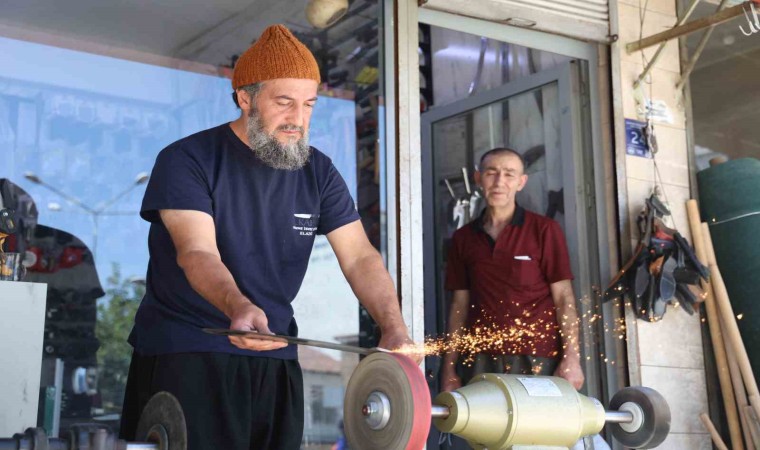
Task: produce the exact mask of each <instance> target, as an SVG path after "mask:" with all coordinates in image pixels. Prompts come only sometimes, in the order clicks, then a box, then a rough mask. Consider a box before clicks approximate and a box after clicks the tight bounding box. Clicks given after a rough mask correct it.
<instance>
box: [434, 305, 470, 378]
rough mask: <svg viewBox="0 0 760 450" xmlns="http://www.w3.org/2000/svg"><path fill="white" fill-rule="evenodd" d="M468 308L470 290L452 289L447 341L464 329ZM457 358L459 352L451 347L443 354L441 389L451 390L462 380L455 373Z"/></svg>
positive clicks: (454, 339) (453, 339)
mask: <svg viewBox="0 0 760 450" xmlns="http://www.w3.org/2000/svg"><path fill="white" fill-rule="evenodd" d="M469 309H470V291H468V290H459V291H454V293H453V295H452V297H451V307H450V308H449V320H448V322H449V323H448V325H447V327H446V332H447V334H448V336H449V342H452V341H456V339H457V336H458V335H459V334H460V333H461V332H462V330H463V329H464V326H465V324H466V323H467V312H468V310H469ZM458 359H459V352H458V351H456V349H451V350H450V351H448V352H446V353H445V354H444V355H443V361H442V362H441V364H442V367H441V377H442V380H441V390H443V391H451V390H453V389H457V388H458V387H460V386H461V385H462V380H460V379H459V377H458V376H457V375H456V370H455V369H456V363H457V360H458Z"/></svg>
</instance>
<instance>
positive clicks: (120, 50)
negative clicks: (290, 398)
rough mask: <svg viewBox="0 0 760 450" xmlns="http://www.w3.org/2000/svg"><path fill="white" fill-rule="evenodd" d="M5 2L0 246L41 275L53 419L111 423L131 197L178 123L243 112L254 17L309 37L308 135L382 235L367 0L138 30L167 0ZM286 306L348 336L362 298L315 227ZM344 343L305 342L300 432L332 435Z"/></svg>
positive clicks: (140, 240) (129, 268) (118, 379)
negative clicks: (109, 8)
mask: <svg viewBox="0 0 760 450" xmlns="http://www.w3.org/2000/svg"><path fill="white" fill-rule="evenodd" d="M17 3H18V5H17V6H16V7H15V8H12V10H9V11H10V14H9V15H8V16H6V17H4V18H2V19H1V22H2V23H0V25H2V27H1V28H0V33H1V34H4V35H5V37H1V36H0V54H2V55H3V64H2V65H0V155H2V159H1V160H0V161H1V162H0V191H1V192H2V195H3V206H4V207H12V208H15V209H17V210H18V211H19V213H20V214H21V215H22V216H23V218H24V224H25V226H26V229H25V230H24V232H23V233H20V234H19V235H18V236H15V237H13V238H12V239H10V240H9V241H8V242H7V243H6V248H5V250H6V251H19V252H22V253H24V254H25V255H26V259H25V264H26V265H27V266H28V270H27V274H26V277H25V281H36V282H44V283H47V284H48V297H47V318H46V323H45V336H44V352H43V355H42V357H43V374H42V383H41V385H42V386H43V390H44V389H45V388H46V387H48V386H53V385H54V384H55V376H54V375H55V370H56V369H55V368H56V363H55V362H56V360H60V362H62V363H63V378H62V379H63V385H62V386H60V388H61V391H62V394H63V399H62V403H61V405H60V410H59V411H58V413H59V414H60V417H61V422H60V424H61V430H64V429H66V428H67V427H68V426H69V425H70V424H72V423H74V422H81V421H82V420H91V419H99V420H104V421H110V422H111V423H112V424H114V425H116V424H118V420H119V415H120V412H121V406H122V405H121V402H122V397H123V389H124V383H125V381H126V375H127V368H128V364H129V358H130V354H131V347H129V345H128V344H126V342H125V339H126V336H127V335H128V333H129V330H130V329H131V326H132V320H133V319H132V318H133V315H134V312H135V310H136V308H137V305H138V303H139V301H140V299H141V297H142V294H143V292H144V289H145V274H146V268H147V262H148V248H147V233H148V229H149V225H148V223H147V222H145V221H143V220H142V219H141V218H140V217H139V215H138V212H139V209H140V205H141V201H142V196H143V194H144V192H145V186H146V183H147V181H148V179H149V177H150V172H151V169H152V167H153V163H154V161H155V158H156V155H157V154H158V152H159V151H160V150H161V149H162V148H164V147H165V146H166V145H168V144H170V143H172V142H174V141H176V140H177V139H180V138H181V137H184V136H188V135H190V134H192V133H195V132H197V131H201V130H204V129H207V128H210V127H213V126H216V125H219V124H222V123H225V122H229V121H231V120H234V119H235V118H237V116H238V114H239V112H238V110H237V109H236V107H235V105H234V104H233V102H232V99H231V97H230V93H231V86H230V80H229V78H228V77H229V76H230V74H231V66H232V63H233V61H234V60H235V59H236V56H237V55H239V54H240V53H242V52H243V51H244V50H245V49H246V48H247V47H248V46H249V45H250V43H251V41H252V40H253V39H255V38H256V37H257V36H258V35H259V34H260V32H261V31H262V30H263V29H264V28H265V27H266V26H268V25H270V24H273V23H284V24H286V26H288V27H289V28H290V29H291V30H292V31H293V32H294V33H295V34H296V35H297V36H298V37H299V39H301V40H302V41H303V42H304V43H305V44H306V45H307V46H308V47H310V49H311V50H312V52H313V53H314V54H315V56H316V58H317V61H318V62H319V64H320V67H321V70H322V79H323V81H324V84H323V85H322V86H321V88H320V94H319V95H320V99H319V101H318V102H317V106H316V109H315V111H314V113H313V118H312V124H311V130H310V137H311V139H310V143H311V145H313V146H314V147H316V148H318V149H320V150H321V151H323V152H324V153H326V154H327V155H328V156H330V157H331V158H332V160H333V162H334V164H335V165H336V167H337V168H338V170H339V171H340V173H341V175H342V176H343V178H344V179H345V181H346V183H347V184H348V186H349V189H350V191H351V194H352V196H353V198H354V200H355V201H356V203H357V209H358V210H359V212H360V215H361V217H362V222H363V224H364V225H365V229H366V231H367V233H368V235H369V237H370V240H371V241H372V243H373V244H374V245H375V246H376V247H377V248H378V249H380V248H381V247H382V246H383V242H382V240H383V238H382V237H383V236H384V233H383V230H382V225H381V223H382V222H381V217H382V216H383V215H384V206H385V205H384V202H381V200H383V199H384V192H382V191H381V189H380V186H381V184H382V183H383V181H384V177H385V174H384V169H383V168H382V167H381V159H382V158H383V155H384V149H383V144H382V140H381V139H380V133H381V131H380V129H379V124H380V116H381V114H382V113H381V108H382V104H383V99H382V98H383V86H382V83H381V82H380V77H379V74H380V73H382V65H381V62H382V52H381V51H380V45H379V41H380V37H381V36H382V29H381V18H380V15H381V12H382V8H380V7H379V5H378V3H376V2H373V1H363V0H360V1H355V2H352V3H351V8H350V9H349V11H348V13H347V15H346V16H345V17H344V18H343V19H341V21H339V22H338V23H336V24H335V25H333V26H332V27H330V28H327V29H322V30H320V29H316V28H314V27H313V26H312V25H310V24H309V22H308V21H307V19H306V17H305V16H304V9H305V6H306V3H307V2H306V0H299V1H297V2H286V3H287V5H286V4H285V3H283V2H278V1H270V2H253V3H251V4H248V3H244V2H239V3H240V4H234V3H235V2H232V4H230V5H228V7H223V6H221V5H217V4H215V5H212V6H208V7H207V8H205V9H198V10H193V11H190V10H183V14H184V15H183V18H184V19H186V20H183V21H172V20H169V21H165V22H164V23H163V25H162V27H159V28H158V29H157V30H152V31H146V33H153V35H152V36H150V35H146V34H144V33H122V32H120V31H119V30H122V27H123V26H128V25H129V24H130V23H131V24H132V26H134V27H135V29H143V25H144V24H143V23H142V22H143V21H148V22H150V21H152V20H154V18H155V17H156V15H159V16H160V15H161V14H164V15H166V14H168V13H170V11H169V12H167V11H166V10H165V9H166V8H167V7H166V6H165V5H161V4H156V5H153V6H144V7H143V6H141V7H139V8H137V7H130V8H132V10H130V13H129V14H126V12H125V11H122V12H123V13H125V14H121V15H119V14H110V13H109V14H108V15H107V16H103V17H99V16H98V17H96V16H97V13H93V12H92V11H90V14H94V15H85V12H84V11H80V10H79V9H78V8H77V7H72V8H71V10H70V11H69V13H68V15H67V14H66V13H62V14H60V13H59V14H57V19H56V20H55V21H53V22H51V21H50V20H49V19H50V17H48V15H47V14H44V13H42V14H38V15H37V17H36V18H35V14H32V13H31V11H30V10H29V8H26V7H25V4H24V2H17ZM43 3H44V2H43ZM249 3H250V2H249ZM254 3H255V5H254ZM49 6H50V7H51V8H52V6H53V2H51V3H50V5H49ZM225 8H226V9H225ZM253 9H256V11H258V12H261V11H265V12H266V14H259V13H257V14H252V13H251V11H252V10H253ZM191 16H192V17H191ZM225 18H226V20H227V22H225V21H224V20H221V19H225ZM217 19H219V20H217ZM35 20H36V22H35ZM6 21H7V22H6ZM104 21H105V22H104ZM180 22H181V23H180ZM90 23H92V24H96V25H97V26H95V25H93V26H82V25H89V24H90ZM109 23H110V25H111V26H109ZM188 23H195V24H196V25H195V28H191V27H188V25H187V24H188ZM220 23H221V25H220ZM6 25H7V26H6ZM11 25H12V26H11ZM40 29H46V30H48V31H51V33H50V34H47V31H46V32H45V33H41V32H39V31H38V30H40ZM225 30H228V31H229V32H230V33H225ZM233 30H234V32H233ZM243 30H245V31H243ZM53 32H54V34H53ZM233 38H234V39H233ZM106 43H107V44H108V45H107V46H106V45H105V44H106ZM100 44H104V45H100ZM381 203H383V205H382V207H381ZM0 297H2V293H0ZM294 308H295V311H296V319H297V320H298V323H299V329H300V334H301V336H304V337H308V338H311V339H319V340H327V341H340V342H344V343H351V344H356V343H358V337H359V334H360V333H359V332H360V330H359V320H360V319H359V318H360V313H359V307H358V303H357V301H356V298H355V297H354V295H353V293H352V292H351V289H350V287H349V286H348V284H347V283H346V282H345V279H344V278H343V276H342V273H341V271H340V268H339V266H338V263H337V260H336V259H335V256H334V254H333V252H332V250H331V248H330V246H329V244H328V242H327V240H326V238H324V237H318V239H317V240H316V243H315V246H314V249H313V252H312V255H311V260H310V265H309V270H308V272H307V274H306V278H305V280H304V283H303V286H302V288H301V291H300V293H299V295H298V297H297V298H296V300H295V302H294ZM345 358H346V355H343V354H340V353H337V352H323V351H321V350H318V349H301V359H302V363H303V366H304V373H305V384H306V389H305V394H306V399H305V402H306V405H307V412H308V414H307V417H306V429H305V432H304V444H305V445H306V446H307V447H311V446H314V448H321V447H319V446H325V445H331V444H332V443H334V442H335V441H336V440H337V439H338V438H339V437H340V428H339V422H340V418H341V415H342V407H341V405H342V395H343V392H344V390H345V383H346V381H347V378H348V376H347V375H348V374H350V373H351V371H352V368H353V366H354V365H355V364H356V363H357V362H358V360H355V359H351V358H353V356H352V355H349V356H348V358H349V359H350V360H346V359H345ZM58 367H59V370H60V364H58ZM46 407H49V408H53V407H54V405H45V403H44V400H43V402H42V403H41V408H40V415H39V417H40V419H39V425H47V426H48V427H49V426H50V423H46V418H45V415H44V414H43V411H45V408H46ZM33 425H34V424H29V426H33Z"/></svg>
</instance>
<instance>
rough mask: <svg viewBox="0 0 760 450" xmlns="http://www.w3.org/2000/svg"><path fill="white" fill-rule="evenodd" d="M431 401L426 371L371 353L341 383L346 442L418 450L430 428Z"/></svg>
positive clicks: (364, 447)
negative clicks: (346, 383) (343, 393)
mask: <svg viewBox="0 0 760 450" xmlns="http://www.w3.org/2000/svg"><path fill="white" fill-rule="evenodd" d="M431 405H432V403H431V401H430V391H428V386H427V383H426V382H425V375H424V374H423V373H422V371H421V370H420V368H419V367H418V366H417V364H415V363H414V361H412V360H411V359H410V358H409V357H407V356H404V355H399V354H394V353H374V354H372V355H370V356H368V357H366V358H364V360H362V362H360V363H359V365H358V366H357V367H356V370H354V373H353V375H351V379H350V380H349V382H348V387H347V388H346V396H345V399H344V402H343V425H344V430H345V433H346V438H347V439H348V443H349V445H350V447H351V448H354V449H357V450H387V449H406V450H419V449H421V448H423V447H424V446H425V442H426V440H427V436H428V432H429V431H430V418H431V417H430V410H431Z"/></svg>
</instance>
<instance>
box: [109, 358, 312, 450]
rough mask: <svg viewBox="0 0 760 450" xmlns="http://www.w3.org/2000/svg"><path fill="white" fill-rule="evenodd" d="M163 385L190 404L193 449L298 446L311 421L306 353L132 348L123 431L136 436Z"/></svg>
mask: <svg viewBox="0 0 760 450" xmlns="http://www.w3.org/2000/svg"><path fill="white" fill-rule="evenodd" d="M159 391H167V392H169V393H171V394H173V395H174V396H175V397H177V399H178V400H179V402H180V404H181V405H182V409H183V411H184V413H185V421H186V423H187V433H188V446H187V449H188V450H215V449H224V450H264V449H266V450H273V449H277V450H291V449H293V450H295V449H298V448H300V446H301V438H302V435H303V424H304V406H303V374H302V372H301V366H300V365H299V364H298V361H294V360H281V359H275V358H260V357H251V356H240V355H230V354H225V353H177V354H169V355H159V356H142V355H139V354H138V353H137V352H135V353H133V355H132V363H131V365H130V367H129V378H128V379H127V387H126V392H125V394H124V409H123V413H122V419H121V432H120V437H121V438H122V439H126V440H128V441H134V440H136V436H135V432H136V430H137V424H138V421H139V420H140V414H141V412H142V410H143V408H144V407H145V405H146V404H147V402H148V400H150V398H151V396H152V395H153V394H155V393H156V392H159Z"/></svg>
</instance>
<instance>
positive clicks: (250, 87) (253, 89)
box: [232, 81, 264, 108]
mask: <svg viewBox="0 0 760 450" xmlns="http://www.w3.org/2000/svg"><path fill="white" fill-rule="evenodd" d="M263 87H264V82H263V81H260V82H258V83H253V84H247V85H245V86H240V87H239V88H238V89H242V90H244V91H245V92H247V93H248V95H250V96H251V99H252V100H254V99H256V97H257V96H258V95H259V92H261V88H263ZM232 101H233V102H235V106H237V107H238V108H240V103H238V98H237V89H235V90H234V91H232Z"/></svg>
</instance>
